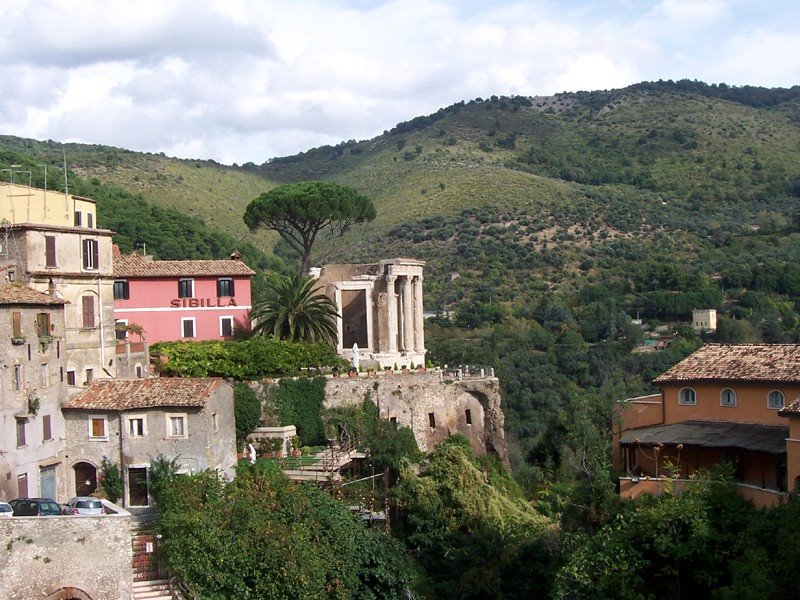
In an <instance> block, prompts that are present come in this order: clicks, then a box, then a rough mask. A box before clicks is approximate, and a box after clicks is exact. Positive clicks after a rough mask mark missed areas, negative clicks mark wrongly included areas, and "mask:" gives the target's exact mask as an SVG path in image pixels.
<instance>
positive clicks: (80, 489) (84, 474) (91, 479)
mask: <svg viewBox="0 0 800 600" xmlns="http://www.w3.org/2000/svg"><path fill="white" fill-rule="evenodd" d="M72 470H73V473H74V474H75V495H76V496H90V495H91V494H93V493H95V492H96V491H97V467H95V466H94V465H93V464H92V463H89V462H77V463H75V464H74V465H72Z"/></svg>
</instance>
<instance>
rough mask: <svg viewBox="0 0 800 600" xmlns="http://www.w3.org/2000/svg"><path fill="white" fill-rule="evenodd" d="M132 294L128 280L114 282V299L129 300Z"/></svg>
mask: <svg viewBox="0 0 800 600" xmlns="http://www.w3.org/2000/svg"><path fill="white" fill-rule="evenodd" d="M130 296H131V292H130V288H129V286H128V282H127V281H124V280H121V281H115V282H114V300H128V299H129V298H130Z"/></svg>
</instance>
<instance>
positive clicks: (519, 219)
mask: <svg viewBox="0 0 800 600" xmlns="http://www.w3.org/2000/svg"><path fill="white" fill-rule="evenodd" d="M63 147H65V148H66V150H67V157H68V160H69V162H70V164H71V165H72V169H73V170H74V171H75V173H76V174H79V175H81V176H82V177H84V178H85V179H87V180H88V181H95V182H100V183H109V184H114V185H116V186H119V187H121V188H123V189H125V190H128V191H130V192H134V193H138V194H141V196H142V198H143V199H144V200H145V201H147V202H148V203H152V204H154V205H156V206H161V207H168V208H171V209H176V210H179V211H181V212H183V213H185V214H187V215H191V216H196V217H199V218H200V219H202V220H203V221H204V222H205V223H206V224H207V225H208V226H209V227H211V228H212V229H214V230H218V231H220V232H223V233H226V234H229V235H232V236H234V237H235V238H238V239H242V240H246V241H250V242H253V243H254V244H256V245H258V246H260V247H261V248H263V249H264V250H267V251H269V250H271V249H272V246H273V244H274V243H275V241H276V237H275V236H274V235H270V234H265V233H258V234H251V233H250V232H249V231H247V229H246V227H245V226H244V224H243V222H242V220H241V214H242V212H243V211H244V207H245V206H246V204H247V203H248V202H249V201H250V200H251V199H252V198H254V197H256V196H257V195H258V194H259V193H261V192H262V191H265V190H267V189H269V188H271V187H273V186H274V185H276V184H279V183H283V182H291V181H299V180H303V179H330V180H336V181H339V182H343V183H346V184H349V185H352V186H354V187H356V188H357V189H359V190H360V191H362V192H364V193H366V194H368V195H369V196H370V197H372V198H373V199H374V201H375V204H376V207H377V209H378V217H377V219H376V220H375V222H373V223H371V224H369V225H364V226H359V227H356V228H354V229H353V230H352V231H351V232H349V233H348V234H347V235H346V236H345V238H344V240H343V243H338V242H337V243H332V242H331V241H329V240H321V241H320V243H319V247H318V253H317V260H318V261H321V262H324V261H332V260H337V261H367V260H373V259H374V258H375V257H376V256H391V255H411V256H416V257H419V258H423V259H425V260H427V261H428V262H429V264H428V269H427V273H428V276H427V278H426V286H427V289H428V296H427V299H428V305H429V307H431V308H452V307H453V306H457V304H458V302H459V301H461V300H463V299H469V300H475V299H479V300H481V301H484V302H489V303H500V304H501V305H502V304H505V305H506V307H507V309H512V308H515V307H516V308H515V310H519V309H520V307H521V306H524V305H525V304H528V303H530V302H531V301H532V300H533V299H534V298H536V297H538V296H539V295H541V293H543V292H544V291H547V290H550V291H553V290H563V291H567V292H569V291H570V290H573V291H575V290H578V289H580V288H581V287H584V286H585V285H587V284H592V283H595V284H596V283H598V282H605V284H606V285H611V284H612V283H613V286H616V288H618V291H619V295H620V296H621V297H624V298H625V302H626V303H627V305H628V307H629V308H630V309H631V310H632V309H634V308H639V309H642V310H649V309H652V311H653V314H662V313H663V314H666V313H669V312H670V310H672V311H673V312H677V313H680V312H682V311H683V310H684V308H685V307H684V306H683V305H682V304H681V303H678V304H679V306H677V308H676V309H675V310H673V309H670V310H667V311H664V310H662V309H663V308H664V307H663V306H661V307H659V306H657V305H658V304H659V301H654V302H655V304H654V302H651V301H650V300H648V299H647V298H646V297H645V295H646V294H647V293H648V292H652V291H656V290H662V289H663V290H668V291H670V292H688V291H692V290H689V289H683V290H682V289H671V288H669V286H668V285H666V283H665V282H656V283H653V281H652V280H651V281H646V279H647V277H648V276H649V275H648V273H649V271H648V270H649V269H650V268H651V267H652V265H653V264H658V263H659V262H662V261H664V259H665V258H666V259H668V260H670V261H674V262H675V264H676V265H677V267H676V268H677V269H678V270H679V271H680V272H681V273H682V277H683V278H684V279H687V280H691V281H692V285H695V284H698V282H700V281H702V282H703V284H704V285H706V286H708V285H716V282H720V281H725V282H726V283H731V281H732V280H733V279H735V277H731V276H730V275H731V274H730V273H729V271H731V270H732V269H733V267H732V266H731V263H732V262H733V263H736V264H737V265H738V266H737V267H736V269H738V271H742V270H744V271H748V270H749V272H750V275H751V277H750V281H746V282H744V281H740V282H739V283H740V284H742V285H739V287H743V288H752V286H753V285H754V284H753V281H752V275H753V272H754V271H756V270H758V269H756V267H759V268H760V267H765V266H766V267H774V268H775V269H780V268H781V267H782V266H783V265H787V264H792V263H793V261H795V260H796V258H797V254H798V252H797V234H796V233H795V231H796V229H797V228H796V227H795V213H796V212H797V210H798V201H797V197H798V195H800V87H794V88H791V89H788V90H785V89H777V90H769V89H765V88H755V87H748V86H745V87H742V88H733V87H729V86H724V85H720V86H709V85H706V84H704V83H701V82H689V81H682V82H657V83H642V84H638V85H634V86H631V87H629V88H625V89H622V90H611V91H601V92H580V93H574V94H560V95H556V96H553V97H547V98H544V97H540V98H526V97H511V98H506V97H500V98H498V97H495V96H493V97H491V98H489V99H486V100H483V99H476V100H472V101H470V102H460V103H457V104H454V105H453V106H450V107H447V108H443V109H441V110H439V111H438V112H436V113H434V114H433V115H429V116H423V117H418V118H416V119H412V120H411V121H408V122H405V123H400V124H398V125H397V126H396V127H394V128H393V129H392V130H391V131H387V132H385V133H384V134H383V135H381V136H378V137H376V138H375V139H372V140H366V141H361V142H356V141H354V140H351V141H348V142H343V143H341V144H339V145H337V146H326V147H321V148H314V149H310V150H308V151H307V152H303V153H301V154H298V155H295V156H290V157H282V158H276V159H273V160H270V161H268V162H266V163H264V164H262V165H255V164H252V163H248V164H246V165H243V166H241V167H236V166H233V167H228V166H223V165H219V164H217V163H215V162H213V161H198V160H179V159H173V158H167V157H164V156H163V155H154V154H139V153H133V152H129V151H125V150H120V149H115V148H110V147H105V146H87V145H79V144H68V145H65V146H63ZM0 148H12V149H15V150H19V151H24V152H27V153H29V154H31V155H33V156H38V157H45V158H47V157H51V158H52V157H55V159H54V161H55V162H56V163H57V162H58V161H57V158H58V157H59V156H60V153H61V148H62V145H61V144H58V143H55V142H33V141H31V140H21V139H19V138H11V137H3V138H0ZM279 250H280V248H279ZM736 269H734V270H736ZM740 275H741V273H740ZM692 277H694V279H691V278H692ZM742 277H744V276H742ZM745 278H746V277H745ZM739 279H741V277H740V278H739ZM662 283H664V284H665V285H664V286H662V285H661V284H662ZM692 285H684V286H683V287H684V288H687V287H688V288H691V287H692ZM787 285H788V286H789V287H791V283H790V282H789V283H787V282H783V283H776V284H775V285H773V286H772V287H773V288H775V289H771V290H767V291H774V292H778V291H779V290H780V289H784V288H786V287H787ZM769 286H770V284H766V287H769ZM673 287H675V286H673ZM695 287H697V286H696V285H695ZM762 287H764V286H763V285H762ZM694 291H697V290H694ZM660 302H661V304H664V303H665V300H664V299H663V298H662V300H661V301H660ZM673 308H675V307H673Z"/></svg>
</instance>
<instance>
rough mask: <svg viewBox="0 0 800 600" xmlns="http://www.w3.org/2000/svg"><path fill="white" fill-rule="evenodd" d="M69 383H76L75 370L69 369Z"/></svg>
mask: <svg viewBox="0 0 800 600" xmlns="http://www.w3.org/2000/svg"><path fill="white" fill-rule="evenodd" d="M67 385H75V371H67Z"/></svg>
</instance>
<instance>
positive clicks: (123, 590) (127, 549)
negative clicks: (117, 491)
mask: <svg viewBox="0 0 800 600" xmlns="http://www.w3.org/2000/svg"><path fill="white" fill-rule="evenodd" d="M0 539H2V540H3V545H4V548H3V550H2V552H0V597H2V598H19V599H20V600H24V599H28V598H42V599H51V600H53V599H56V598H59V599H60V598H82V599H86V598H88V599H90V600H120V599H121V598H130V597H131V593H132V588H133V574H132V571H131V558H132V557H131V554H132V551H131V529H130V516H129V515H127V514H120V515H105V516H102V517H73V516H70V517H13V518H11V519H0ZM70 588H71V589H70ZM65 589H67V590H69V591H70V593H69V594H64V593H63V590H65Z"/></svg>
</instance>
